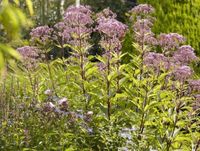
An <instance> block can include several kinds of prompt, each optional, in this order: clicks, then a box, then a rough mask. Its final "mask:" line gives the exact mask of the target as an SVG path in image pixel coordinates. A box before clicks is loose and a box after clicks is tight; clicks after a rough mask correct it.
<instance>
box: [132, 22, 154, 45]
mask: <svg viewBox="0 0 200 151" xmlns="http://www.w3.org/2000/svg"><path fill="white" fill-rule="evenodd" d="M152 26H153V23H152V21H151V20H149V19H138V20H137V21H136V22H135V24H134V25H133V29H134V32H135V40H136V41H137V42H138V43H139V44H141V45H143V44H149V45H157V39H156V38H155V37H154V36H155V35H154V33H153V32H152V31H151V28H152Z"/></svg>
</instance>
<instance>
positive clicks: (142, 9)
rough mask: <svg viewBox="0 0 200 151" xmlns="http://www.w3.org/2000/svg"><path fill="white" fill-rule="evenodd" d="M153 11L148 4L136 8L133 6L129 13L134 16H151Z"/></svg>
mask: <svg viewBox="0 0 200 151" xmlns="http://www.w3.org/2000/svg"><path fill="white" fill-rule="evenodd" d="M154 11H155V10H154V8H153V7H152V6H151V5H148V4H140V5H138V6H135V7H134V8H133V9H132V10H131V11H130V12H132V13H135V14H139V15H141V14H151V13H153V12H154Z"/></svg>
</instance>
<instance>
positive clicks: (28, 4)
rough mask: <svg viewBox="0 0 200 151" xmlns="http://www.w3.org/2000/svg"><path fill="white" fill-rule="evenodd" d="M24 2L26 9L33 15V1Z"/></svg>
mask: <svg viewBox="0 0 200 151" xmlns="http://www.w3.org/2000/svg"><path fill="white" fill-rule="evenodd" d="M26 4H27V6H28V10H29V13H30V15H33V13H34V11H33V3H32V1H31V0H26Z"/></svg>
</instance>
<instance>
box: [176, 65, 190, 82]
mask: <svg viewBox="0 0 200 151" xmlns="http://www.w3.org/2000/svg"><path fill="white" fill-rule="evenodd" d="M173 74H174V76H175V79H176V80H179V81H181V82H184V81H185V80H187V79H189V78H190V77H191V76H192V74H193V71H192V69H191V68H190V67H189V66H180V67H177V68H176V69H175V70H174V72H173Z"/></svg>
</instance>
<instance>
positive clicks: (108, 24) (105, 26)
mask: <svg viewBox="0 0 200 151" xmlns="http://www.w3.org/2000/svg"><path fill="white" fill-rule="evenodd" d="M126 29H127V26H126V25H124V24H123V23H121V22H119V21H117V20H116V19H107V20H103V21H102V22H99V25H98V27H97V30H98V31H99V32H101V33H103V34H105V35H106V36H108V37H110V38H111V37H116V38H119V39H120V38H122V37H124V35H125V32H126Z"/></svg>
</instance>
